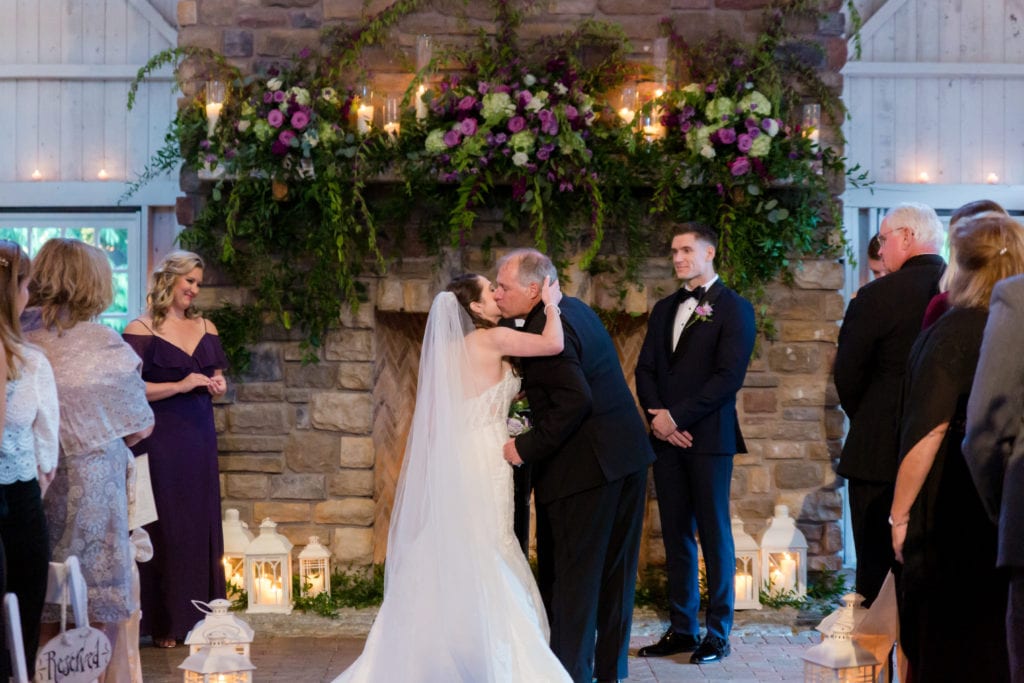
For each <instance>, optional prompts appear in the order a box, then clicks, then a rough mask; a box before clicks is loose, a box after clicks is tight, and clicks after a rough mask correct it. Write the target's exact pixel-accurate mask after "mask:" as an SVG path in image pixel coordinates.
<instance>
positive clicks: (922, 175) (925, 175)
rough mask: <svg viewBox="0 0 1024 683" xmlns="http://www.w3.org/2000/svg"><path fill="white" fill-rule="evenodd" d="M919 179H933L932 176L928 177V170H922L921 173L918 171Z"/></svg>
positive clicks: (924, 180) (924, 181)
mask: <svg viewBox="0 0 1024 683" xmlns="http://www.w3.org/2000/svg"><path fill="white" fill-rule="evenodd" d="M917 180H918V182H922V183H927V182H929V181H930V180H931V178H929V177H928V171H921V172H920V173H918V174H917Z"/></svg>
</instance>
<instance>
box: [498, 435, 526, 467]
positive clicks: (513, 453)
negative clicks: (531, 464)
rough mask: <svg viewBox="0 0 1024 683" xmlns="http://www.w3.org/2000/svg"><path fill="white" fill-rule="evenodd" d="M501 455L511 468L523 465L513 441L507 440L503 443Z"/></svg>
mask: <svg viewBox="0 0 1024 683" xmlns="http://www.w3.org/2000/svg"><path fill="white" fill-rule="evenodd" d="M502 454H503V455H504V457H505V462H507V463H508V464H509V465H512V466H513V467H519V466H520V465H522V464H523V459H522V458H520V457H519V451H518V450H517V449H516V440H515V439H509V440H508V441H506V442H505V446H504V447H503V448H502Z"/></svg>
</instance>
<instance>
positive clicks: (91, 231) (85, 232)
mask: <svg viewBox="0 0 1024 683" xmlns="http://www.w3.org/2000/svg"><path fill="white" fill-rule="evenodd" d="M64 237H70V238H71V239H73V240H79V241H80V242H85V243H86V244H91V245H93V246H95V245H96V228H65V229H64Z"/></svg>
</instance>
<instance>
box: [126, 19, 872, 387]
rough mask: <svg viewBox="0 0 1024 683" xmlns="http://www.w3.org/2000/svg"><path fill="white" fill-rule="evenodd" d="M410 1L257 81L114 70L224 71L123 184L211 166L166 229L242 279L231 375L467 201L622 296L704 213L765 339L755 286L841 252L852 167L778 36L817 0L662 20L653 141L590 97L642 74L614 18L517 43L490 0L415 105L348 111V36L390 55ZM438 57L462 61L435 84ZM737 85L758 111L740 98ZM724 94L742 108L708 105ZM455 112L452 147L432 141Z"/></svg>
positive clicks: (802, 52)
mask: <svg viewBox="0 0 1024 683" xmlns="http://www.w3.org/2000/svg"><path fill="white" fill-rule="evenodd" d="M420 4H421V0H398V1H397V2H394V3H393V4H391V5H390V6H388V7H387V8H386V9H385V10H383V11H382V12H381V13H379V14H377V15H375V16H371V17H367V18H366V19H365V20H364V21H362V22H361V23H358V24H355V25H352V24H347V25H341V26H338V27H335V28H332V29H329V30H328V31H327V32H326V33H325V35H324V39H323V43H322V45H321V46H319V47H320V49H319V50H316V49H311V50H304V51H303V53H301V54H299V55H296V56H295V58H294V59H293V60H291V61H289V62H288V63H287V64H285V65H283V66H282V67H280V68H275V69H272V70H271V72H270V73H267V74H259V75H251V76H243V75H241V74H239V73H238V72H237V70H234V68H233V67H231V66H230V65H229V64H228V63H227V62H226V61H225V60H224V59H223V57H220V56H219V55H215V54H213V53H211V52H209V51H206V50H200V49H195V48H175V49H172V50H168V51H166V52H164V53H161V54H160V55H157V56H156V57H154V58H153V59H152V60H150V62H149V63H148V64H147V65H146V66H145V67H143V69H142V70H140V72H139V77H138V79H137V80H136V81H135V82H134V83H133V84H132V93H133V94H134V92H135V89H137V87H138V84H139V82H140V81H141V80H142V79H144V78H145V77H146V76H147V75H149V74H151V73H152V72H153V71H154V70H156V69H159V68H161V67H164V66H167V65H175V68H176V73H177V75H178V77H179V79H181V80H185V79H186V77H188V78H189V79H195V78H197V77H199V78H203V77H205V78H210V77H216V78H218V79H220V80H223V81H225V82H226V83H227V85H228V88H227V89H228V95H227V98H226V99H225V101H224V104H223V109H222V111H221V114H220V121H219V124H218V125H217V126H216V128H215V129H214V130H213V132H212V134H209V131H208V130H207V122H206V116H205V109H204V106H203V104H204V103H203V102H202V101H201V100H200V99H198V98H195V99H192V100H190V101H188V102H186V104H185V105H184V106H183V107H182V108H181V109H180V110H179V112H178V115H177V117H176V118H175V120H174V122H173V124H172V126H171V129H170V131H169V133H168V136H167V138H166V140H165V145H164V147H163V148H162V149H161V150H159V151H158V152H157V154H156V155H155V156H154V158H153V159H152V160H151V162H150V165H149V167H148V168H147V169H146V171H145V173H144V174H143V175H142V177H140V178H139V179H138V181H137V183H136V184H135V185H134V186H133V187H132V191H134V189H137V187H138V186H139V185H141V184H142V183H144V182H146V181H148V180H150V179H152V178H154V177H157V176H159V175H162V174H164V173H167V172H169V171H171V170H172V169H173V168H174V167H175V165H176V164H177V162H178V161H179V160H184V162H185V165H186V167H187V168H188V169H192V170H198V169H204V170H206V171H207V172H208V173H209V174H210V175H211V176H212V177H213V178H215V180H213V181H212V184H211V185H210V193H209V201H207V202H205V204H204V205H203V207H202V210H201V211H200V213H199V215H198V216H197V217H196V220H195V222H194V224H193V225H192V226H191V227H189V228H188V229H187V230H186V231H185V232H184V233H183V234H182V237H181V239H182V243H183V244H184V245H185V246H186V247H188V248H192V249H195V250H196V251H199V252H200V253H202V254H204V256H206V257H207V258H208V259H211V260H212V261H215V262H217V263H218V264H219V266H220V267H221V269H223V270H224V271H225V272H226V273H227V274H228V275H229V277H230V278H231V279H232V280H233V281H234V282H235V283H236V284H238V285H239V286H241V287H243V288H247V289H248V290H249V292H250V296H249V297H248V299H247V303H246V304H245V305H225V307H224V309H222V310H220V311H217V312H215V313H212V314H211V316H212V317H213V318H214V320H215V321H216V322H217V324H218V327H219V328H220V330H221V334H222V341H223V342H224V346H225V349H226V351H227V352H228V354H229V357H230V358H231V360H232V364H233V368H234V370H235V371H236V372H238V371H244V368H245V367H246V363H247V358H248V354H247V352H246V351H245V347H246V346H247V345H249V344H252V343H253V342H255V341H257V340H258V339H259V337H260V334H261V332H262V329H263V328H264V327H265V326H266V325H275V326H278V327H280V328H283V329H284V330H296V331H297V334H298V336H299V337H300V338H301V339H302V340H303V344H304V347H305V349H306V351H307V358H308V359H310V360H313V359H315V358H317V357H318V348H319V347H320V346H321V345H322V344H323V342H324V339H325V335H326V334H327V333H328V331H329V330H330V329H331V328H332V327H334V326H335V325H336V324H337V321H338V316H339V313H340V311H339V308H340V306H342V305H348V306H350V307H352V308H355V307H357V306H358V305H359V303H360V302H361V301H362V300H363V299H364V298H365V292H364V291H363V290H362V287H361V284H360V279H359V278H360V277H361V276H362V275H364V274H366V273H367V272H373V271H375V272H377V273H381V272H383V271H384V269H385V265H386V264H387V263H388V262H390V261H391V260H393V259H397V258H401V255H402V253H403V250H404V241H405V240H407V239H410V238H415V239H418V240H420V241H421V242H422V243H424V244H425V245H426V246H427V247H428V249H430V250H431V251H432V252H438V253H439V252H441V251H443V250H444V249H447V248H451V247H455V248H460V247H463V246H465V245H467V244H470V243H471V242H472V241H473V234H474V233H473V228H474V226H475V225H476V222H477V218H478V216H479V215H480V213H481V212H482V211H484V210H486V211H488V212H491V211H493V210H494V209H501V211H502V215H503V216H504V223H503V225H502V227H501V229H500V230H499V231H497V233H496V234H493V235H492V236H490V237H488V238H486V240H485V241H484V242H483V244H482V245H481V246H483V248H485V249H489V248H491V247H492V246H494V245H502V244H507V243H511V242H518V243H522V242H524V241H529V240H530V239H532V241H533V243H534V244H536V245H537V246H538V248H541V249H543V250H545V251H546V252H547V253H549V254H550V255H551V256H552V257H553V258H554V259H555V262H556V264H558V265H559V267H560V268H562V269H564V268H565V267H566V266H567V265H569V259H571V258H573V257H575V256H576V255H580V260H579V263H578V264H577V265H579V266H580V267H582V268H584V269H589V271H590V272H591V273H597V272H608V271H611V272H614V273H616V274H617V275H618V276H619V278H620V284H619V288H620V292H621V293H622V294H624V293H625V291H626V288H627V287H628V286H635V285H637V284H638V283H639V282H640V278H641V271H640V267H641V264H642V263H643V260H644V259H645V258H646V257H648V256H649V255H650V252H651V249H652V248H653V249H655V250H656V251H657V253H663V252H664V248H665V244H667V240H668V237H669V234H670V232H671V225H672V224H674V223H678V222H680V221H691V220H698V221H703V222H706V223H708V224H710V225H713V226H714V227H715V228H717V230H718V231H719V234H720V235H721V245H720V249H719V252H718V256H717V259H716V263H717V266H718V270H719V272H720V273H721V274H722V276H723V279H724V280H725V281H726V282H727V283H728V284H729V285H730V286H733V287H735V288H736V289H738V290H739V291H740V292H742V293H743V294H745V295H746V296H748V297H749V298H751V299H752V300H753V301H754V303H755V305H756V307H757V310H758V313H759V315H758V318H759V324H760V329H761V331H762V332H763V333H766V334H770V333H771V331H772V329H773V327H772V324H771V320H770V318H769V317H768V316H767V315H766V311H767V308H766V307H765V305H764V297H763V295H764V291H765V286H766V285H767V284H768V283H769V282H771V281H773V280H775V279H777V278H779V277H782V278H783V279H787V278H789V277H790V267H791V263H792V260H793V259H794V258H801V257H806V256H824V257H830V256H836V255H839V254H841V253H842V251H843V249H844V246H845V242H844V239H843V237H842V233H841V231H840V230H839V229H838V226H839V220H840V213H839V205H838V203H837V202H836V200H835V198H834V196H833V194H832V187H833V185H838V183H836V180H837V179H838V178H840V177H841V176H842V175H843V174H844V173H845V174H846V175H847V180H848V182H850V183H852V184H857V183H859V182H862V181H863V179H864V176H863V174H860V175H858V174H857V169H850V170H847V169H846V168H845V160H844V159H842V158H841V157H839V156H838V155H837V154H836V153H835V152H834V150H832V149H830V148H827V147H823V148H822V149H820V150H818V149H817V148H816V147H814V146H812V144H811V140H810V138H809V136H808V135H806V134H805V133H806V131H802V130H801V128H800V120H799V116H800V111H799V110H800V105H801V103H803V102H806V101H816V102H819V103H820V104H821V105H822V110H823V112H824V113H825V115H826V116H828V117H830V118H831V120H832V121H833V122H838V121H840V120H841V119H842V117H843V116H844V115H845V110H844V109H843V106H842V103H841V102H840V100H839V97H838V94H837V93H836V92H835V91H834V89H832V88H831V87H829V86H828V85H827V84H826V83H825V82H824V81H822V79H821V78H820V77H819V75H818V73H817V72H816V70H815V68H814V67H813V66H812V65H810V64H809V63H808V61H811V62H813V61H814V60H813V59H811V60H808V59H807V55H808V54H812V55H813V54H820V50H821V48H820V46H819V45H817V44H815V43H813V42H809V41H806V40H800V39H798V38H797V37H795V36H794V35H792V34H791V33H790V32H789V27H790V25H793V24H794V23H795V20H799V19H801V18H803V17H805V16H811V15H813V14H814V13H820V9H819V7H820V3H818V2H817V1H816V0H779V1H778V2H776V3H774V4H772V5H771V6H769V8H768V9H767V10H766V12H765V15H764V23H763V28H762V32H761V33H760V35H759V36H758V38H757V40H756V41H755V42H753V43H749V44H748V43H742V42H739V41H737V40H735V39H733V38H730V37H728V36H723V35H715V36H710V37H708V38H707V39H706V40H704V41H701V42H699V43H696V44H693V45H691V44H689V43H687V41H685V40H684V39H683V38H682V37H681V36H679V35H678V34H677V33H676V32H675V29H674V27H673V26H672V24H671V22H669V21H665V22H663V28H664V32H665V35H666V36H668V37H669V39H670V45H671V50H670V51H671V55H670V57H671V60H670V62H671V63H672V64H674V65H675V67H674V69H673V73H671V74H670V77H671V78H672V80H673V81H676V82H678V83H679V87H678V88H676V89H672V88H671V87H670V88H668V92H666V93H665V94H664V95H663V96H662V97H661V98H660V99H657V100H655V101H651V102H648V103H647V104H645V105H644V107H643V109H642V110H641V112H640V115H643V114H646V115H649V116H651V117H654V118H655V119H657V118H658V116H659V115H660V120H661V122H662V123H664V124H665V127H666V128H665V130H666V134H665V135H664V136H661V137H659V138H657V139H646V138H645V137H644V133H643V131H641V129H640V127H639V126H636V125H626V124H624V123H623V122H622V121H621V120H620V119H619V118H618V117H617V116H616V114H615V111H616V109H617V107H616V106H615V105H612V103H611V102H610V101H609V99H608V94H609V91H611V90H612V89H614V88H617V87H618V86H620V85H621V84H623V83H625V82H629V81H635V80H637V79H642V78H649V75H645V74H644V73H643V72H644V70H643V69H642V68H638V67H637V66H636V65H635V64H631V63H630V61H629V60H628V59H627V57H628V55H629V54H630V53H631V48H630V46H629V44H628V42H627V40H626V39H625V36H624V33H623V31H622V29H621V28H619V27H617V26H614V25H611V24H606V23H601V22H597V21H593V20H584V21H582V22H580V23H579V24H578V25H577V26H576V27H575V28H573V29H572V30H570V31H567V32H565V33H563V34H561V35H556V36H552V37H548V38H544V39H541V40H538V41H534V42H532V43H527V42H525V41H523V40H522V35H521V32H520V29H521V23H522V18H523V12H524V11H525V10H528V9H530V8H531V7H532V5H531V3H513V2H510V1H509V0H492V2H491V6H492V8H493V10H494V16H495V23H494V26H495V30H494V33H493V34H486V33H483V32H481V33H480V35H479V37H478V40H477V42H476V46H475V47H473V48H471V49H470V50H468V51H465V52H463V53H459V54H455V53H454V52H451V53H448V54H443V53H442V54H441V55H440V56H438V55H435V57H434V59H433V61H432V63H431V64H430V65H429V66H427V67H426V68H425V69H423V71H422V72H421V73H418V74H417V75H416V77H415V78H414V80H413V82H412V84H411V85H410V87H409V89H408V90H407V91H406V94H405V101H404V103H405V105H409V104H411V102H412V97H413V93H414V91H415V89H416V88H417V87H419V85H420V84H421V83H422V84H424V85H425V86H429V89H428V90H427V94H426V96H425V101H426V102H427V104H428V110H429V114H428V116H427V117H426V118H425V119H421V120H417V119H416V118H415V117H414V116H413V113H412V111H410V110H407V111H406V113H405V114H404V115H403V119H402V121H401V131H402V134H401V135H400V136H399V137H398V138H397V139H392V138H391V137H390V136H388V135H387V134H386V133H384V132H383V131H379V130H376V129H373V130H366V128H365V127H362V126H360V125H359V124H358V119H357V116H356V114H357V113H358V107H359V105H360V99H359V98H360V96H361V91H360V89H359V88H358V87H357V83H358V82H360V81H362V80H365V78H366V71H365V68H364V66H363V65H362V64H361V62H360V60H361V57H362V52H363V50H364V48H366V47H369V46H383V47H384V48H385V49H388V48H387V45H388V44H389V42H391V43H393V41H391V40H390V38H391V30H392V29H393V27H394V26H395V24H396V22H397V21H398V20H399V19H400V18H401V17H402V16H404V15H406V14H408V13H409V12H412V11H414V10H416V9H417V8H418V7H419V6H420ZM442 61H443V62H444V63H445V64H447V65H449V66H450V65H451V64H452V62H453V61H457V62H459V63H461V64H462V65H463V71H462V72H461V73H460V74H458V75H456V74H449V75H447V76H446V77H445V78H444V79H441V80H440V81H436V82H433V83H432V82H431V81H430V80H429V78H428V77H429V75H430V73H432V72H433V71H434V70H435V69H436V68H437V67H438V66H439V65H440V64H441V63H442ZM339 84H344V85H339ZM687 84H690V85H687ZM683 86H686V87H683ZM506 88H507V89H508V90H509V92H510V93H514V94H516V97H515V100H514V101H512V102H511V103H510V108H509V109H508V110H507V111H505V113H500V114H496V113H494V111H493V108H492V110H491V111H490V112H489V113H488V109H487V106H486V102H485V99H486V98H487V94H488V93H492V94H493V93H495V92H497V91H500V90H503V89H506ZM524 93H525V95H524ZM753 94H757V95H758V96H760V97H762V99H761V100H757V101H758V102H764V103H767V104H768V105H770V107H767V106H765V107H762V108H761V109H760V110H759V111H758V110H756V108H754V109H751V108H750V107H749V106H748V105H749V101H750V97H751V96H752V95H753ZM527 96H528V97H527ZM467 97H468V98H470V100H471V101H469V102H468V105H467V104H466V102H467V101H466V98H467ZM727 97H728V98H732V99H729V100H728V101H729V102H730V103H732V102H734V101H735V102H734V103H735V104H738V105H739V104H744V103H745V102H746V104H744V106H746V107H747V108H746V109H742V107H741V108H740V109H737V110H736V111H733V110H729V109H723V110H722V111H717V110H715V111H714V112H712V108H715V107H721V106H724V105H723V101H724V100H725V98H727ZM528 100H533V101H534V103H533V104H531V105H529V106H528ZM132 101H134V98H132ZM537 103H540V105H539V106H538V105H537ZM531 107H532V108H531ZM688 107H689V108H692V109H693V111H692V112H689V113H687V112H688V109H687V108H688ZM541 109H543V110H544V111H543V116H541V113H542V112H541ZM769 109H770V111H769ZM591 112H592V113H591ZM516 117H519V118H523V119H525V120H526V122H527V128H526V129H525V130H524V133H525V135H521V136H520V137H519V138H518V139H517V140H516V142H515V143H513V142H512V141H511V140H510V139H509V140H505V139H503V140H501V141H500V142H498V141H497V139H498V138H499V137H504V138H511V137H513V135H512V134H513V133H514V131H512V130H511V128H512V124H511V120H512V119H513V118H516ZM769 118H770V119H771V120H772V121H773V122H774V123H769V121H768V119H769ZM469 119H472V122H469ZM726 119H727V120H726ZM751 119H756V120H755V125H754V126H753V127H756V128H757V129H758V130H757V132H756V133H750V129H751V127H752V126H750V125H748V124H747V121H748V120H751ZM552 120H554V121H555V122H556V123H557V125H554V126H553V125H552V123H551V122H552ZM687 122H689V123H690V124H691V126H696V127H697V129H702V130H703V133H700V134H698V133H697V132H695V131H694V130H690V129H687V127H686V126H685V124H686V123H687ZM697 124H699V125H697ZM455 126H458V127H459V128H460V132H459V135H458V140H457V141H452V140H443V139H442V138H443V137H444V135H445V134H447V133H450V132H452V128H453V127H455ZM719 130H722V131H725V130H731V131H733V132H735V133H736V135H737V136H742V135H746V134H748V133H749V134H750V135H760V136H761V138H762V139H761V140H759V141H756V145H757V148H756V150H755V151H751V152H749V153H748V152H747V151H746V150H744V151H740V148H739V143H738V142H729V141H728V140H719V139H718V138H714V139H712V138H711V137H710V134H712V133H715V132H717V131H719ZM769 131H770V132H769ZM701 136H703V137H701ZM769 137H770V138H771V141H770V144H766V142H767V141H768V138H769ZM382 177H387V178H390V179H391V180H389V181H387V182H388V183H391V185H390V191H376V190H375V189H374V186H377V187H380V186H381V185H382V181H381V180H380V179H381V178H382ZM406 226H411V228H412V229H408V228H407V227H406ZM407 233H408V234H407Z"/></svg>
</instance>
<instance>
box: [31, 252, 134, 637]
mask: <svg viewBox="0 0 1024 683" xmlns="http://www.w3.org/2000/svg"><path fill="white" fill-rule="evenodd" d="M28 289H29V306H30V308H29V309H28V310H26V311H25V314H24V315H23V316H22V327H23V328H24V330H25V338H26V339H27V340H28V341H30V342H32V343H33V344H36V345H38V346H39V347H41V348H42V350H43V352H44V353H45V354H46V357H47V359H48V360H49V361H50V365H51V366H53V374H54V377H55V378H56V381H57V395H58V398H59V400H60V459H59V462H58V465H57V476H56V477H55V478H54V480H53V484H52V485H51V487H50V490H49V492H48V493H47V495H46V498H45V499H44V508H45V510H46V524H47V526H48V527H49V530H50V543H51V551H52V554H53V559H54V561H56V562H63V561H64V560H65V559H67V558H68V556H70V555H76V556H77V557H78V559H79V561H80V562H81V564H82V574H83V575H84V577H85V582H86V584H87V585H88V588H89V593H88V597H89V621H90V625H91V626H95V627H96V628H101V629H103V630H104V632H105V633H106V634H107V637H108V638H110V640H111V644H112V646H116V639H117V636H116V634H117V624H118V622H120V621H122V620H124V619H127V618H128V616H129V615H130V614H131V612H132V611H133V609H134V605H133V600H132V599H131V576H132V574H131V563H132V562H133V561H134V559H133V558H134V555H133V553H132V550H131V548H130V547H129V541H128V488H127V481H128V480H127V478H128V468H129V464H130V462H131V457H132V454H131V451H130V450H128V446H129V445H131V444H134V443H136V442H137V441H139V440H140V439H142V438H144V437H145V436H147V435H148V434H149V433H150V431H152V429H153V411H152V410H150V408H149V404H148V403H147V402H146V388H145V385H144V384H143V382H142V377H141V376H140V375H139V357H138V356H136V355H135V352H134V351H132V349H131V347H130V346H128V344H126V343H125V342H124V341H123V340H122V339H121V337H120V336H119V335H118V334H117V332H115V331H114V330H112V329H110V328H109V327H107V326H105V325H101V324H99V323H97V322H93V320H94V319H95V318H96V316H98V315H99V314H100V313H102V312H103V311H104V310H106V308H107V307H108V306H109V305H110V302H111V301H112V300H113V296H114V295H113V282H112V274H111V270H110V263H109V262H108V261H107V257H106V255H105V254H104V253H103V252H102V251H100V250H99V249H97V248H96V247H93V246H90V245H88V244H85V243H84V242H79V241H78V240H72V239H64V238H54V239H51V240H49V241H47V242H46V243H45V244H44V245H43V247H42V249H40V250H39V254H38V256H36V261H35V267H34V268H33V271H32V277H31V279H30V281H29V288H28ZM57 620H58V614H57V611H56V609H54V607H53V606H52V605H47V606H46V609H45V610H44V612H43V621H44V622H56V621H57Z"/></svg>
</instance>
